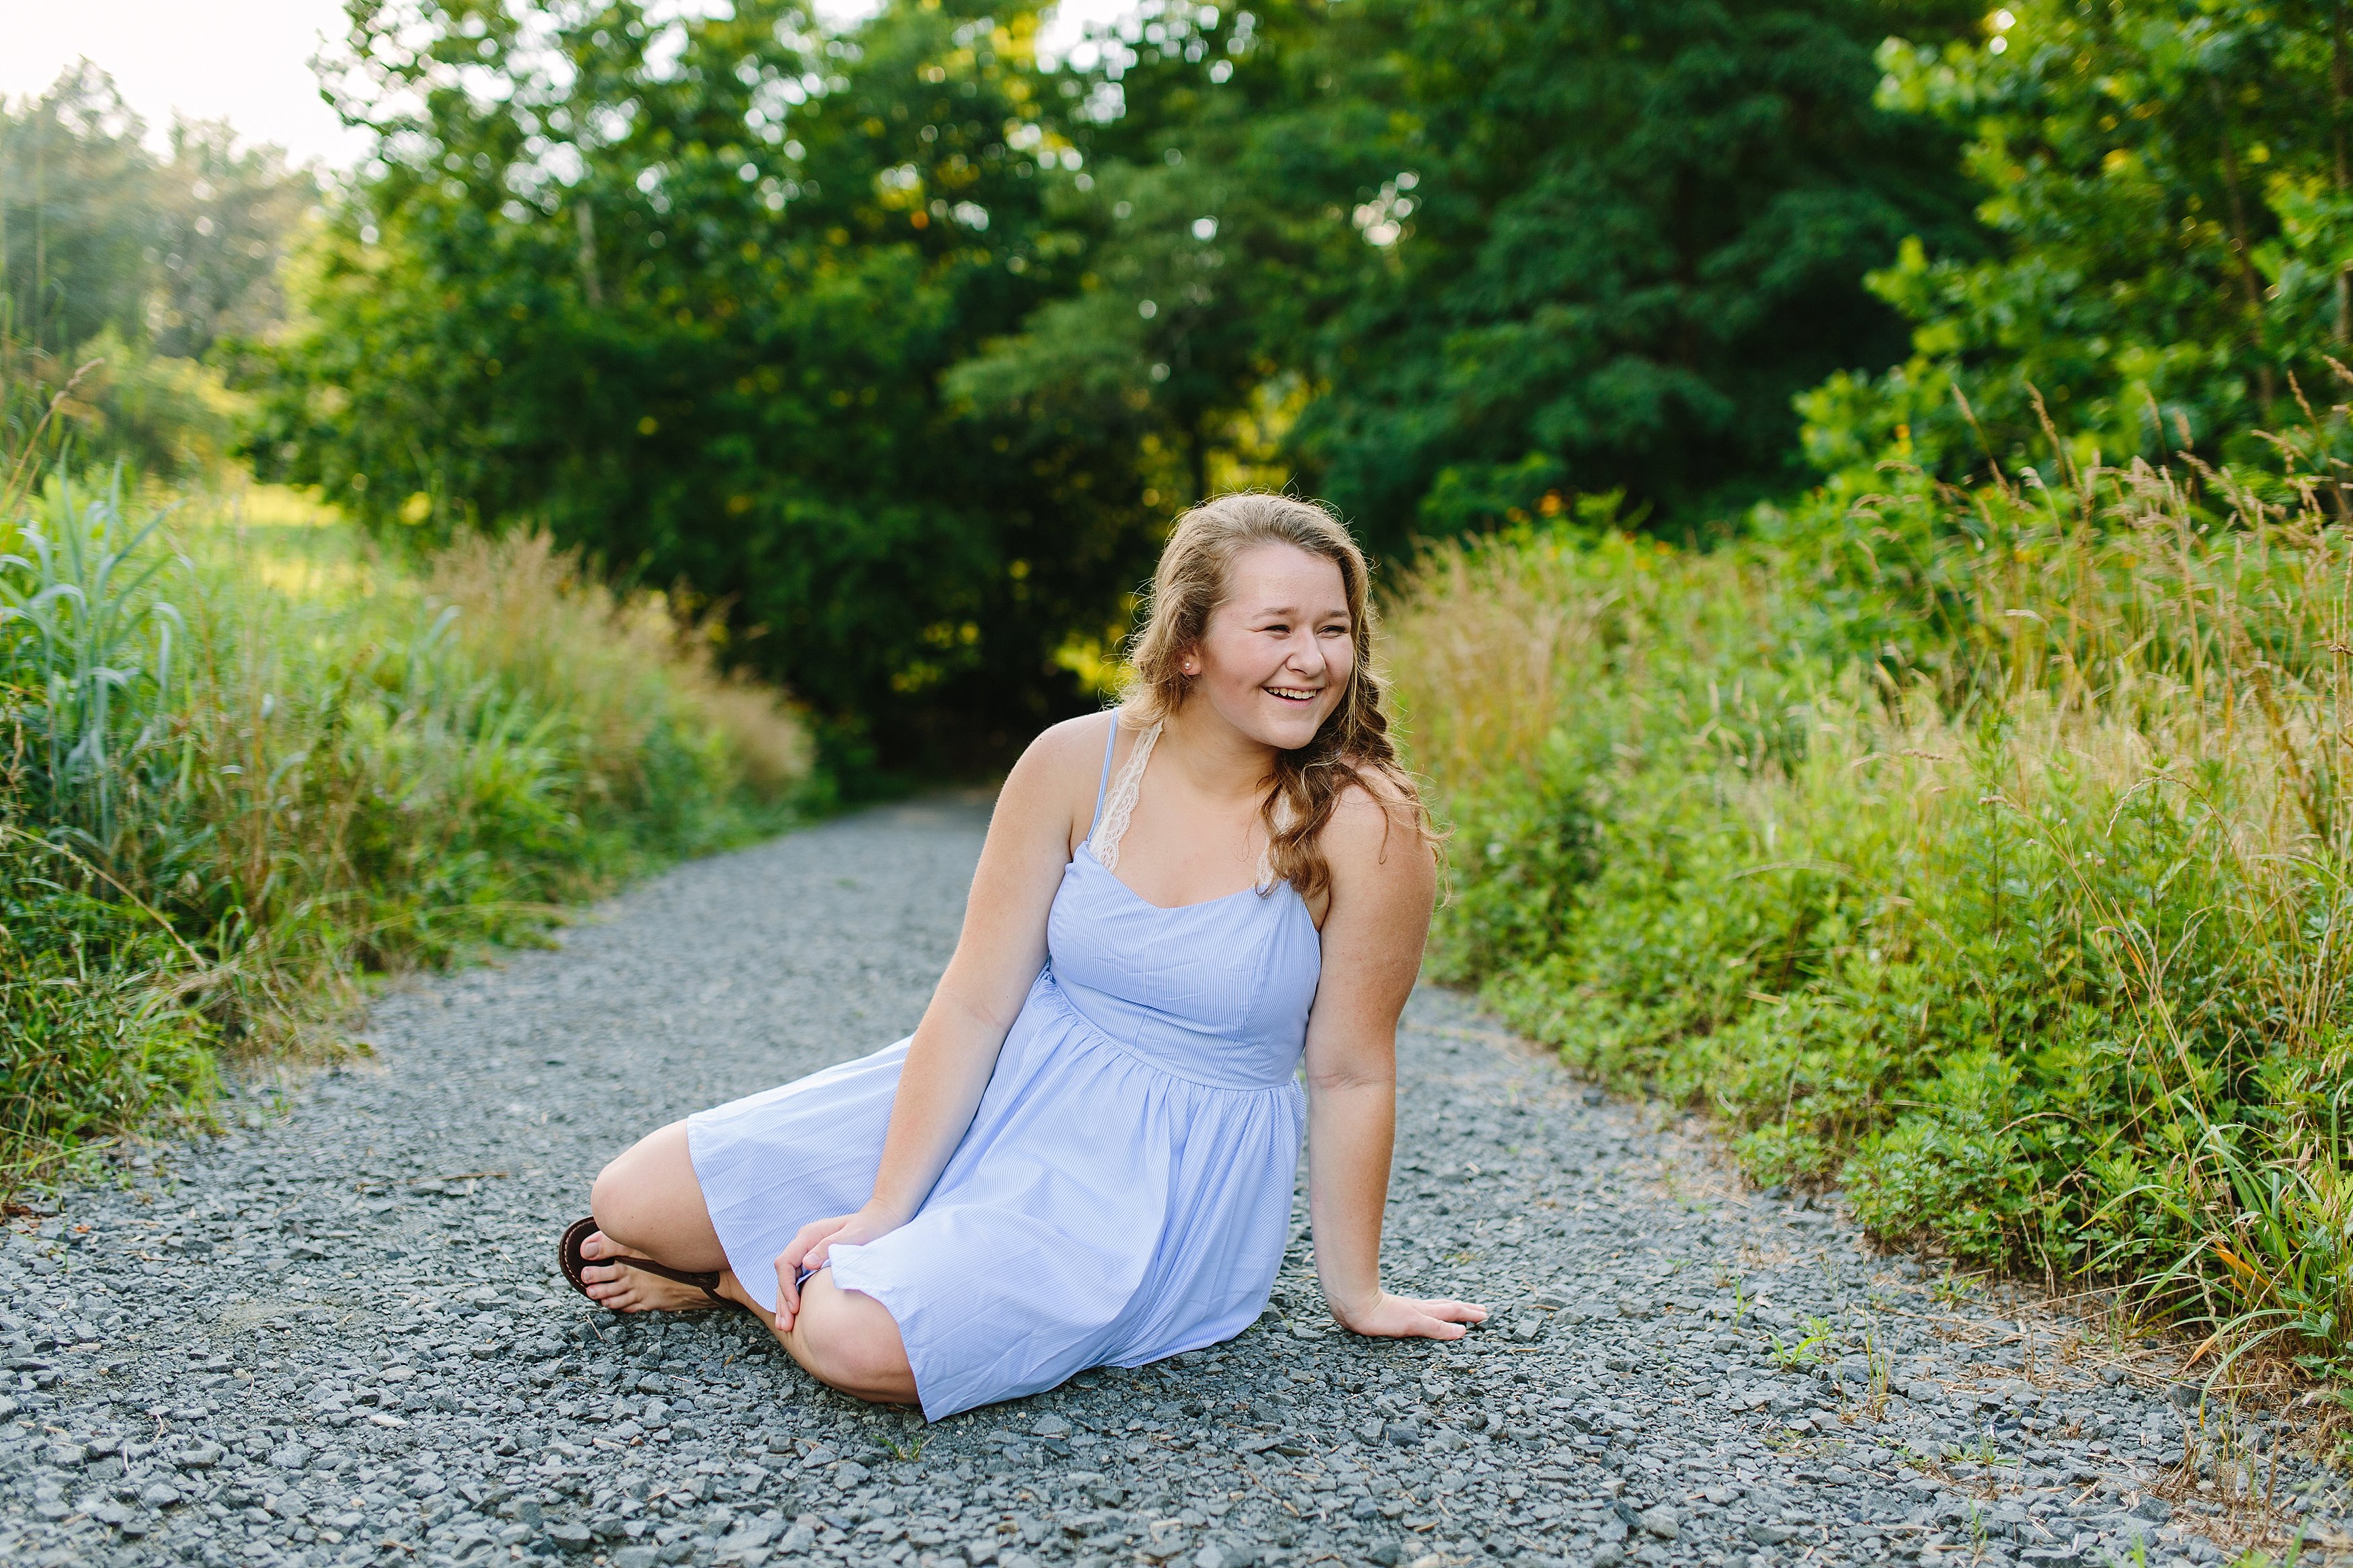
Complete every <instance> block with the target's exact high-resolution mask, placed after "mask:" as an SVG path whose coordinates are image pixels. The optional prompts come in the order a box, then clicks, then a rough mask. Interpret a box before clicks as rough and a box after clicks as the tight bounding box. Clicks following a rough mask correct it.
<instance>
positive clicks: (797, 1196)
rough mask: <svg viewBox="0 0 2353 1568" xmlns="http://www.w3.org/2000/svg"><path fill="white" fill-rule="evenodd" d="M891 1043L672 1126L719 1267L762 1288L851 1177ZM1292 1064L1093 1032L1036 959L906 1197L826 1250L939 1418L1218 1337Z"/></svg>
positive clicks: (1299, 1123) (1262, 1292)
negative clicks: (1258, 1079) (947, 1134)
mask: <svg viewBox="0 0 2353 1568" xmlns="http://www.w3.org/2000/svg"><path fill="white" fill-rule="evenodd" d="M907 1044H908V1042H907V1041H905V1040H902V1041H900V1042H898V1043H897V1044H895V1045H892V1046H890V1047H885V1048H884V1049H882V1050H880V1051H877V1052H875V1053H874V1054H873V1055H872V1056H869V1057H861V1058H859V1059H858V1060H856V1061H851V1062H845V1063H843V1064H841V1065H840V1066H839V1067H833V1068H827V1069H825V1070H824V1071H822V1072H818V1073H813V1074H811V1075H810V1076H809V1077H807V1078H804V1079H798V1080H797V1081H796V1082H793V1083H788V1084H785V1085H783V1086H782V1087H780V1088H776V1089H768V1090H765V1091H764V1092H762V1093H759V1094H754V1095H752V1096H750V1097H748V1098H746V1099H744V1100H734V1101H733V1102H731V1103H729V1104H726V1105H722V1106H719V1107H717V1108H716V1109H714V1110H706V1111H703V1112H702V1113H700V1114H698V1115H696V1116H694V1117H691V1118H690V1119H689V1121H688V1122H687V1136H688V1147H689V1149H690V1151H691V1154H692V1157H693V1161H694V1173H695V1176H696V1178H697V1179H698V1180H699V1181H700V1182H701V1184H702V1195H703V1201H704V1202H705V1204H706V1205H708V1206H709V1208H710V1211H711V1219H712V1225H713V1226H715V1227H716V1228H717V1230H718V1233H719V1239H720V1243H721V1245H722V1246H723V1247H725V1248H726V1252H727V1261H728V1265H729V1267H730V1268H733V1270H734V1273H735V1277H736V1279H739V1280H740V1281H742V1282H743V1284H744V1288H745V1289H747V1290H748V1291H749V1292H750V1293H751V1294H752V1295H753V1296H754V1298H756V1299H757V1300H759V1301H760V1303H761V1304H762V1305H763V1306H764V1307H766V1308H767V1309H768V1310H771V1311H773V1310H775V1308H776V1256H777V1254H778V1253H780V1252H782V1251H783V1250H784V1249H785V1247H786V1244H788V1243H789V1242H790V1241H791V1240H792V1238H793V1237H794V1236H795V1235H796V1234H797V1232H798V1231H799V1230H800V1228H801V1227H802V1226H805V1225H807V1224H808V1223H809V1222H810V1221H812V1220H817V1219H824V1218H827V1217H828V1216H831V1215H846V1214H849V1213H852V1212H854V1211H855V1210H857V1209H858V1208H860V1206H861V1205H864V1204H865V1203H866V1201H867V1199H868V1198H869V1197H871V1195H872V1194H873V1189H874V1175H875V1171H876V1168H877V1166H878V1165H879V1164H880V1163H881V1155H882V1137H883V1132H884V1131H885V1129H886V1128H887V1126H888V1125H889V1121H890V1116H891V1101H892V1094H893V1093H894V1091H895V1090H896V1089H897V1088H898V1083H899V1071H900V1067H901V1065H902V1063H903V1062H904V1061H905V1059H906V1054H907ZM1305 1114H1306V1113H1305V1103H1304V1098H1303V1095H1302V1093H1301V1090H1300V1088H1299V1085H1298V1083H1297V1082H1296V1080H1295V1079H1290V1078H1287V1077H1286V1078H1285V1079H1282V1081H1281V1082H1279V1083H1273V1084H1265V1083H1261V1084H1255V1085H1230V1084H1220V1083H1215V1082H1208V1081H1201V1080H1200V1079H1197V1078H1193V1077H1187V1076H1184V1075H1183V1074H1182V1073H1181V1072H1180V1071H1179V1070H1176V1067H1175V1066H1172V1065H1170V1064H1166V1063H1163V1062H1161V1061H1157V1060H1155V1059H1151V1058H1148V1057H1147V1056H1145V1054H1143V1053H1142V1052H1141V1051H1139V1050H1138V1049H1137V1048H1136V1047H1134V1046H1133V1045H1132V1044H1124V1043H1122V1042H1120V1041H1118V1040H1115V1039H1113V1037H1111V1036H1110V1035H1108V1034H1106V1033H1105V1032H1104V1031H1103V1030H1102V1029H1100V1028H1098V1027H1096V1026H1094V1025H1093V1024H1092V1023H1091V1022H1090V1021H1089V1020H1088V1018H1087V1017H1086V1016H1083V1015H1082V1014H1081V1012H1080V1011H1079V1010H1078V1007H1077V1006H1076V1005H1073V1003H1072V1002H1071V999H1070V997H1069V995H1068V994H1065V992H1064V991H1063V990H1062V988H1061V987H1060V985H1059V984H1057V983H1056V981H1055V978H1054V974H1053V971H1052V969H1051V968H1050V967H1049V968H1048V969H1047V970H1045V971H1043V972H1041V973H1039V977H1038V979H1037V981H1036V983H1035V984H1033V985H1032V986H1031V987H1030V991H1029V998H1028V1000H1027V1001H1026V1002H1025V1004H1024V1005H1023V1006H1022V1009H1021V1013H1020V1016H1019V1017H1018V1019H1017V1020H1016V1021H1015V1023H1014V1025H1013V1027H1012V1028H1011V1029H1010V1030H1009V1031H1008V1033H1007V1035H1006V1038H1005V1045H1004V1048H1003V1050H1002V1051H1001V1053H1000V1054H999V1055H998V1057H997V1065H996V1069H995V1071H994V1072H993V1073H992V1075H991V1076H990V1078H989V1080H988V1087H987V1090H986V1091H985V1092H984V1093H983V1095H982V1097H981V1101H980V1106H979V1109H978V1110H976V1112H975V1113H974V1116H973V1121H972V1125H971V1127H970V1128H969V1129H967V1130H966V1131H965V1135H964V1138H963V1140H962V1141H961V1142H959V1143H958V1144H957V1145H956V1150H955V1154H954V1155H952V1156H951V1157H950V1159H949V1161H948V1163H947V1165H946V1167H945V1168H944V1170H943V1171H942V1172H941V1173H940V1178H939V1181H938V1182H937V1184H934V1187H933V1189H932V1191H931V1194H929V1196H927V1197H926V1198H925V1199H924V1201H923V1207H922V1208H921V1209H920V1210H919V1211H918V1212H917V1213H916V1215H915V1216H914V1217H913V1219H911V1220H909V1221H908V1222H907V1223H906V1224H905V1225H903V1226H900V1227H899V1228H898V1229H897V1230H894V1231H892V1232H891V1233H890V1234H889V1235H888V1236H884V1237H880V1238H878V1239H877V1240H874V1241H871V1242H869V1243H867V1244H866V1245H865V1246H863V1247H835V1248H834V1249H833V1251H832V1253H831V1258H832V1268H833V1279H834V1283H835V1284H836V1285H837V1286H839V1287H840V1288H841V1289H848V1290H862V1291H864V1292H865V1293H866V1294H868V1295H870V1296H872V1297H873V1298H875V1299H876V1300H879V1301H881V1303H882V1305H883V1306H884V1307H885V1308H886V1309H888V1310H889V1311H890V1313H891V1316H892V1319H893V1320H894V1321H896V1322H897V1324H898V1326H899V1332H900V1335H901V1337H902V1340H903V1341H904V1342H905V1344H906V1348H907V1359H908V1362H909V1363H910V1365H911V1366H912V1367H913V1372H914V1375H915V1386H916V1390H917V1393H918V1394H919V1396H920V1397H921V1399H922V1401H923V1414H924V1415H925V1416H926V1417H927V1418H929V1419H932V1420H938V1419H940V1418H941V1417H943V1416H945V1415H953V1414H955V1412H957V1411H960V1410H968V1409H971V1408H972V1407H974V1406H975V1405H987V1404H989V1403H991V1402H993V1401H996V1400H1000V1399H1013V1398H1018V1397H1019V1396H1021V1395H1023V1394H1035V1393H1038V1392H1039V1391H1041V1390H1044V1389H1049V1388H1052V1387H1054V1386H1056V1385H1057V1384H1060V1383H1062V1382H1063V1381H1065V1380H1066V1379H1068V1378H1069V1377H1071V1375H1072V1374H1073V1373H1080V1372H1083V1371H1085V1370H1086V1369H1087V1368H1089V1367H1092V1366H1104V1365H1110V1366H1140V1365H1142V1364H1143V1363H1146V1362H1151V1361H1156V1360H1159V1359H1160V1358H1161V1357H1163V1356H1169V1355H1174V1354H1176V1352H1180V1351H1187V1350H1195V1349H1198V1348H1199V1347H1201V1346H1203V1345H1208V1344H1214V1343H1216V1342H1219V1341H1220V1340H1226V1339H1230V1338H1231V1337H1233V1336H1234V1335H1235V1334H1237V1333H1240V1331H1242V1330H1243V1329H1245V1328H1247V1327H1249V1326H1250V1322H1251V1321H1253V1320H1254V1319H1256V1318H1257V1316H1258V1315H1259V1314H1260V1313H1261V1311H1263V1310H1265V1307H1266V1301H1267V1297H1268V1295H1269V1293H1270V1292H1271V1290H1272V1289H1273V1285H1274V1277H1275V1272H1276V1270H1277V1269H1278V1268H1281V1266H1282V1254H1283V1248H1284V1247H1285V1245H1286V1243H1287V1240H1288V1236H1289V1226H1290V1219H1291V1200H1292V1191H1293V1181H1294V1178H1295V1176H1296V1173H1297V1171H1298V1165H1299V1151H1300V1142H1301V1138H1302V1135H1303V1131H1304V1123H1305Z"/></svg>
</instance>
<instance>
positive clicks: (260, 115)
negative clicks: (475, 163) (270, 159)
mask: <svg viewBox="0 0 2353 1568" xmlns="http://www.w3.org/2000/svg"><path fill="white" fill-rule="evenodd" d="M711 4H712V0H672V5H668V6H657V7H655V9H657V10H663V9H680V10H683V9H698V10H699V9H703V8H704V7H706V6H708V5H711ZM869 8H870V5H869V4H868V0H819V4H818V11H819V12H820V14H823V15H827V16H837V17H842V16H855V15H858V14H859V13H860V12H862V11H865V10H867V9H869ZM1065 8H1066V9H1067V10H1071V11H1075V12H1082V13H1084V14H1086V15H1087V16H1117V15H1119V14H1121V13H1122V12H1123V11H1124V10H1125V9H1126V8H1127V7H1126V5H1125V4H1124V0H1070V3H1069V4H1068V5H1066V7H1065ZM1075 22H1076V17H1075V16H1072V17H1067V18H1064V19H1063V26H1064V27H1065V28H1069V29H1070V30H1071V34H1072V36H1075V32H1076V28H1075V26H1073V24H1074V23H1075ZM342 31H343V4H342V0H0V95H5V96H6V97H8V98H11V99H15V98H20V97H22V96H24V95H25V94H26V93H37V92H39V91H41V90H42V89H45V88H47V86H48V85H49V84H50V83H51V82H53V81H55V80H56V79H58V73H59V72H61V71H63V70H64V69H65V68H67V67H69V66H70V65H72V64H73V63H74V61H75V60H77V59H79V58H89V59H90V60H91V61H92V62H94V63H95V64H96V65H97V66H98V67H99V68H100V69H102V70H104V71H106V72H107V73H108V74H109V75H111V76H112V77H113V78H114V85H115V86H116V87H117V88H118V89H121V93H122V97H123V100H124V101H126V102H128V103H129V104H130V105H131V107H132V109H133V110H136V111H137V112H138V113H139V114H140V115H142V117H143V118H145V120H146V121H147V122H148V126H149V130H150V132H151V137H152V139H153V140H156V141H157V142H159V144H160V141H161V137H162V133H163V131H164V128H165V127H167V126H168V125H169V124H170V123H171V119H172V111H173V110H174V109H176V110H180V111H181V112H182V113H184V114H185V115H188V116H189V117H191V118H193V119H199V120H227V121H228V122H229V123H230V124H231V125H234V126H235V127H236V128H237V134H238V136H239V137H240V138H241V139H242V140H244V141H246V142H276V143H278V144H279V145H280V146H281V147H283V148H285V149H286V150H287V151H288V152H289V153H291V154H292V155H293V156H294V158H295V160H296V161H297V162H301V161H302V160H304V159H309V158H319V159H323V160H324V161H325V162H326V163H329V164H331V165H333V166H336V167H348V166H349V165H351V164H352V163H356V162H357V161H358V160H359V159H360V157H361V156H363V155H364V152H365V144H364V142H362V141H360V140H359V139H358V138H356V137H354V136H353V133H352V132H348V131H345V130H344V129H343V126H342V124H341V123H340V122H338V121H337V120H336V119H335V115H334V111H333V110H331V109H329V108H328V107H327V106H326V104H325V103H323V102H322V101H321V100H320V98H319V85H318V80H317V79H316V78H315V77H313V76H312V74H311V66H310V60H311V56H312V55H313V54H315V53H317V52H318V49H319V46H320V43H321V42H322V38H324V37H327V36H329V35H331V34H332V35H333V36H336V37H340V36H341V35H342ZM1054 31H1056V32H1060V29H1054Z"/></svg>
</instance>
